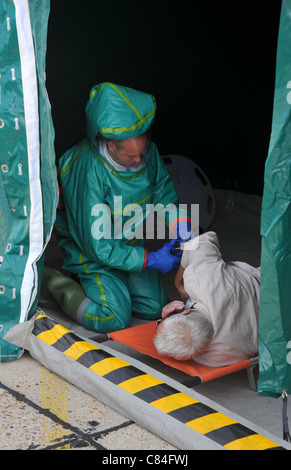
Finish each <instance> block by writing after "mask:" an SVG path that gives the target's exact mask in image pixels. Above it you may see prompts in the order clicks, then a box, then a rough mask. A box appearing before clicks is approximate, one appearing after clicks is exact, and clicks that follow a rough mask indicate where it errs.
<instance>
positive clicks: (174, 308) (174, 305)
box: [162, 300, 190, 320]
mask: <svg viewBox="0 0 291 470" xmlns="http://www.w3.org/2000/svg"><path fill="white" fill-rule="evenodd" d="M184 308H185V305H184V302H181V300H174V301H173V302H170V303H169V304H167V305H165V307H164V308H163V310H162V319H163V320H164V319H165V318H167V317H169V316H170V315H172V313H176V312H178V311H180V310H182V312H180V313H181V314H183V315H186V314H187V313H189V312H190V310H184Z"/></svg>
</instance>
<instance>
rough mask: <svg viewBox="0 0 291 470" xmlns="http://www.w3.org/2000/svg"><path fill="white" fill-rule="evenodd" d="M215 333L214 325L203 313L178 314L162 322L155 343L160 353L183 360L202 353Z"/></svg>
mask: <svg viewBox="0 0 291 470" xmlns="http://www.w3.org/2000/svg"><path fill="white" fill-rule="evenodd" d="M213 334H214V331H213V326H212V324H211V323H210V322H209V321H208V320H207V318H206V317H205V316H204V315H203V314H201V313H199V312H195V313H194V312H193V313H191V312H190V313H189V314H188V315H181V314H176V315H171V316H170V317H168V318H166V319H165V320H163V322H162V323H160V325H159V327H158V331H157V335H156V337H155V338H154V344H155V347H156V349H157V351H158V352H159V353H160V354H165V355H167V356H171V357H173V358H175V359H178V360H182V361H183V360H187V359H191V358H193V357H195V356H197V355H198V354H201V353H202V352H203V351H204V350H205V349H206V348H207V346H208V345H209V343H210V341H211V339H212V337H213Z"/></svg>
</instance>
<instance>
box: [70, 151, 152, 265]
mask: <svg viewBox="0 0 291 470" xmlns="http://www.w3.org/2000/svg"><path fill="white" fill-rule="evenodd" d="M84 158H86V157H84ZM98 179H100V177H99V176H98V174H97V170H96V168H94V165H93V166H92V167H91V168H90V170H89V171H88V166H86V165H79V167H78V171H74V169H73V168H72V170H71V171H68V172H67V173H66V174H65V175H64V176H63V178H62V180H61V181H62V192H63V200H64V201H66V202H65V207H64V210H65V214H64V217H65V218H66V223H67V227H68V232H69V234H70V236H71V237H72V238H73V240H74V242H75V244H76V245H77V246H78V248H79V250H80V252H82V253H83V255H84V259H87V260H88V261H90V263H92V262H93V263H96V265H97V266H102V265H106V266H109V267H111V268H113V269H122V270H123V271H141V270H142V269H143V267H144V262H145V250H144V248H143V247H142V246H136V247H133V246H130V245H127V244H126V243H125V242H124V241H122V240H118V239H114V234H113V228H112V224H111V218H110V211H109V208H108V206H107V205H106V185H103V184H101V183H102V182H100V181H98ZM97 228H98V230H97Z"/></svg>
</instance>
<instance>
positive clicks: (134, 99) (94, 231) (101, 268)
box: [55, 83, 185, 332]
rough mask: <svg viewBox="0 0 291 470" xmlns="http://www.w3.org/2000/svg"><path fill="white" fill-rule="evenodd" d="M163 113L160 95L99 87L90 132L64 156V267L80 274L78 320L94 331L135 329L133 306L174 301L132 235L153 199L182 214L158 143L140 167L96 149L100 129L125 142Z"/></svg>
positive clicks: (60, 222) (151, 314)
mask: <svg viewBox="0 0 291 470" xmlns="http://www.w3.org/2000/svg"><path fill="white" fill-rule="evenodd" d="M155 112H156V102H155V98H154V97H153V96H152V95H149V94H146V93H143V92H139V91H135V90H132V89H130V88H126V87H121V86H117V85H114V84H112V83H102V84H100V85H97V86H95V87H93V89H92V90H91V93H90V99H89V101H88V103H87V107H86V118H87V130H88V138H87V139H86V140H84V141H83V142H81V143H80V144H79V145H77V146H75V147H74V148H72V149H71V150H69V151H67V152H66V153H65V154H64V156H63V157H62V158H61V159H60V162H59V170H60V187H61V197H60V206H61V208H60V209H59V210H58V214H57V220H56V225H55V228H56V230H57V232H58V235H59V245H60V246H61V247H62V248H63V250H64V265H63V267H64V268H65V269H66V270H68V271H70V272H72V273H75V274H77V276H78V279H79V281H80V284H81V286H82V288H83V289H84V291H85V293H86V296H87V297H88V299H87V302H86V301H85V302H84V303H83V306H81V310H80V309H79V311H78V314H77V316H75V318H76V319H77V320H78V321H79V322H81V323H82V324H83V325H84V326H85V327H87V328H89V329H92V330H97V331H102V332H110V331H115V330H118V329H122V328H126V327H129V326H130V322H131V314H132V312H133V313H134V314H135V315H136V316H138V317H141V318H145V319H155V318H159V317H160V314H161V309H162V307H163V306H164V305H165V303H166V302H167V298H166V294H165V291H164V287H163V283H162V280H161V278H160V274H159V273H158V272H157V271H156V270H153V269H144V268H145V261H146V254H147V252H146V249H145V248H144V240H143V238H142V236H141V237H137V236H135V237H133V238H132V233H133V231H134V230H137V228H138V227H139V228H141V226H142V225H143V223H144V221H145V218H146V215H147V209H148V207H149V206H148V205H149V204H154V205H156V204H158V203H160V204H161V205H162V206H163V207H165V206H168V205H169V204H170V206H168V208H169V212H168V213H167V214H168V223H170V222H171V220H170V219H171V217H172V220H176V219H177V207H178V206H177V203H178V201H177V195H176V192H175V190H174V186H173V182H172V178H171V177H170V176H169V174H168V172H167V169H166V166H165V164H164V162H163V160H162V159H161V158H160V155H159V153H158V150H157V148H156V146H155V145H154V143H152V142H151V143H150V146H149V149H148V158H147V163H146V165H145V166H144V167H143V168H141V169H140V170H138V171H117V170H116V169H115V168H114V167H113V166H112V165H111V164H110V163H109V161H108V160H106V159H105V158H104V157H103V156H102V155H101V153H99V152H98V150H97V148H98V147H96V136H97V135H102V136H104V137H111V138H115V139H119V140H120V139H128V138H132V137H137V136H139V135H141V134H144V133H145V132H147V131H148V130H149V129H150V127H151V125H152V122H153V119H154V116H155ZM108 208H109V209H110V211H109V210H108ZM132 211H133V212H132ZM132 214H134V215H135V216H136V217H135V219H134V220H135V223H133V222H132V220H133V218H132V217H133V215H132ZM178 215H179V216H180V217H181V216H183V215H185V214H183V212H182V213H181V211H180V212H179V214H178ZM135 235H136V232H135ZM86 304H87V305H86ZM83 307H85V308H84V309H83V310H82V308H83Z"/></svg>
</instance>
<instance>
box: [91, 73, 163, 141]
mask: <svg viewBox="0 0 291 470" xmlns="http://www.w3.org/2000/svg"><path fill="white" fill-rule="evenodd" d="M155 113H156V100H155V97H154V96H153V95H149V94H147V93H144V92H141V91H136V90H133V89H131V88H127V87H123V86H120V85H114V84H113V83H107V82H106V83H101V84H99V85H95V86H94V87H93V88H92V90H91V92H90V98H89V101H88V103H87V106H86V118H87V133H88V136H89V138H90V141H91V143H92V144H93V143H94V142H95V138H96V135H97V134H101V135H102V136H104V137H112V138H114V139H119V140H123V139H130V138H132V137H138V136H139V135H141V134H143V133H144V132H146V131H147V130H148V129H149V128H150V127H151V125H152V122H153V119H154V117H155Z"/></svg>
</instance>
